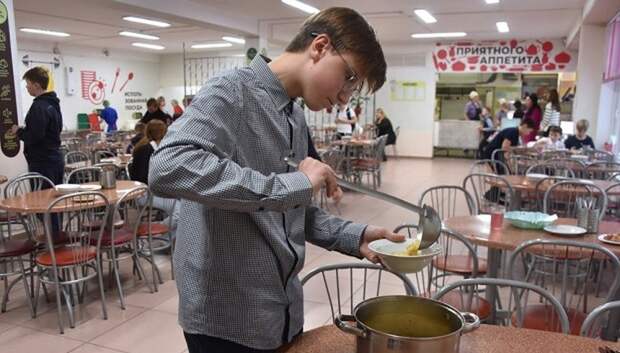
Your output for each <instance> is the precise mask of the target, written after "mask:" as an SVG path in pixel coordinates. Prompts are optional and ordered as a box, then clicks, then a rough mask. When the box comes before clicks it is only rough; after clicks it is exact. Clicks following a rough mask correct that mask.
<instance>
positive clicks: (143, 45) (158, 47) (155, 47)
mask: <svg viewBox="0 0 620 353" xmlns="http://www.w3.org/2000/svg"><path fill="white" fill-rule="evenodd" d="M131 45H133V46H134V47H140V48H146V49H153V50H164V49H166V47H164V46H163V45H157V44H147V43H131Z"/></svg>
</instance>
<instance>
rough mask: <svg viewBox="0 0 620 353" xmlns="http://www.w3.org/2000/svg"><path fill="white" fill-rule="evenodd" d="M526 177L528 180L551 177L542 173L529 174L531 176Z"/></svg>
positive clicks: (526, 175)
mask: <svg viewBox="0 0 620 353" xmlns="http://www.w3.org/2000/svg"><path fill="white" fill-rule="evenodd" d="M525 177H526V178H528V179H544V178H548V177H549V176H548V175H547V174H541V173H529V174H525Z"/></svg>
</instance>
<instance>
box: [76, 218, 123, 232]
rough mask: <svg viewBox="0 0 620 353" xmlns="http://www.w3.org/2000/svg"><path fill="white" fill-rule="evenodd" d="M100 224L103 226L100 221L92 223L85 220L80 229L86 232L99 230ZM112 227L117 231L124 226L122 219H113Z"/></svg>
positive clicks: (96, 220)
mask: <svg viewBox="0 0 620 353" xmlns="http://www.w3.org/2000/svg"><path fill="white" fill-rule="evenodd" d="M115 218H116V217H115ZM102 224H103V221H102V220H101V219H95V220H93V221H88V220H87V221H85V222H84V224H82V227H83V228H84V229H86V230H99V229H101V225H102ZM113 225H114V228H116V229H119V228H122V227H123V226H124V225H125V221H123V220H122V219H115V220H114V224H113Z"/></svg>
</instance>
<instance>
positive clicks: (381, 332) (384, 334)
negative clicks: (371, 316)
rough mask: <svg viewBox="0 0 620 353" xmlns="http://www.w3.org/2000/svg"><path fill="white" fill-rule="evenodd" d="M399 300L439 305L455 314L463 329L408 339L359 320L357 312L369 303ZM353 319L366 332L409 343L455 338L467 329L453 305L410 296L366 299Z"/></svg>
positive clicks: (358, 306)
mask: <svg viewBox="0 0 620 353" xmlns="http://www.w3.org/2000/svg"><path fill="white" fill-rule="evenodd" d="M398 298H416V299H421V300H424V301H428V302H431V303H433V304H435V305H439V306H442V307H444V308H445V309H446V310H447V311H448V312H451V313H453V314H455V315H456V316H457V317H458V318H459V319H460V320H461V327H460V328H459V329H457V330H454V331H452V332H450V333H448V334H445V335H442V336H433V337H407V336H398V335H393V334H389V333H386V332H383V331H379V330H376V329H373V328H370V327H369V326H368V325H366V324H365V323H363V322H362V321H360V320H359V319H358V318H357V311H358V310H359V309H360V308H361V306H362V305H368V304H369V303H372V302H374V301H380V300H385V299H398ZM353 317H355V321H356V322H357V323H358V324H359V325H361V326H362V327H363V328H364V329H365V330H368V331H370V332H373V333H376V334H380V335H383V336H387V337H389V338H395V339H399V340H408V341H430V340H437V339H441V338H446V337H450V336H454V335H457V334H458V335H460V333H461V332H462V331H463V328H465V318H464V317H463V314H461V312H460V311H458V310H456V308H454V307H453V306H452V305H449V304H446V303H443V302H440V301H438V300H435V299H430V298H423V297H415V296H410V295H382V296H378V297H374V298H369V299H366V300H364V301H362V302H360V303H358V304H357V305H356V306H355V309H354V310H353Z"/></svg>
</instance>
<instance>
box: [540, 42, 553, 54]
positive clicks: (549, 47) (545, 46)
mask: <svg viewBox="0 0 620 353" xmlns="http://www.w3.org/2000/svg"><path fill="white" fill-rule="evenodd" d="M542 48H543V50H544V51H546V52H548V51H552V50H553V43H551V42H544V43H543V45H542Z"/></svg>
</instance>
